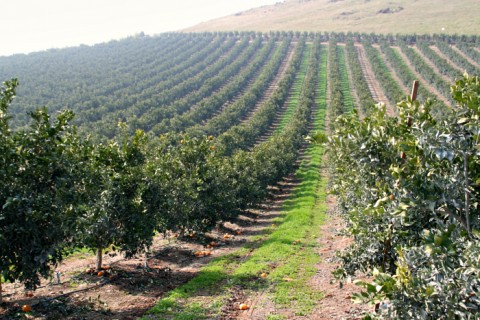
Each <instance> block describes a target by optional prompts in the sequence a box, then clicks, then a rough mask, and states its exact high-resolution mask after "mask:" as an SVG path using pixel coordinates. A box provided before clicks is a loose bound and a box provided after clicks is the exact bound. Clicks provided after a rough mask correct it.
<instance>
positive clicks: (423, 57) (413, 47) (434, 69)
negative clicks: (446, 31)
mask: <svg viewBox="0 0 480 320" xmlns="http://www.w3.org/2000/svg"><path fill="white" fill-rule="evenodd" d="M410 48H412V49H413V50H415V52H416V53H418V55H419V56H420V57H422V59H423V60H424V61H425V62H426V63H427V64H428V65H429V66H430V68H432V69H433V71H434V72H435V73H436V74H437V75H439V76H440V77H441V78H442V79H443V80H444V81H445V82H447V83H450V82H452V80H451V79H450V78H449V77H448V76H447V75H445V74H444V73H442V72H441V71H440V69H438V67H437V65H436V64H435V63H433V61H432V60H430V59H429V58H428V57H427V56H426V55H425V54H424V53H423V52H422V50H420V49H419V48H418V47H417V46H412V47H410ZM430 48H431V49H432V50H433V51H434V52H435V53H436V54H437V55H438V56H439V57H440V58H442V59H444V60H446V61H447V62H448V63H449V64H450V65H452V64H451V63H450V61H449V60H448V59H447V58H446V57H445V56H442V55H440V54H439V50H438V48H437V50H434V49H433V47H430ZM435 48H436V47H435Z"/></svg>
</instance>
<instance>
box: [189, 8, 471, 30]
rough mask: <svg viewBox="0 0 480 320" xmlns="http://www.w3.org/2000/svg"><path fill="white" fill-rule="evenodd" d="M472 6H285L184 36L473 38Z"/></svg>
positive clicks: (219, 21) (205, 25) (253, 12)
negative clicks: (277, 33) (283, 33)
mask: <svg viewBox="0 0 480 320" xmlns="http://www.w3.org/2000/svg"><path fill="white" fill-rule="evenodd" d="M479 25H480V3H479V2H478V1H476V0H462V1H449V0H396V1H384V0H285V1H284V2H278V3H277V4H275V5H272V6H263V7H260V8H256V9H251V10H248V11H245V12H239V13H237V14H235V15H231V16H227V17H223V18H219V19H215V20H211V21H208V22H204V23H201V24H198V25H196V26H193V27H190V28H187V29H185V30H184V31H194V32H200V31H230V30H255V31H262V32H265V31H270V30H294V31H298V30H299V31H322V32H323V31H337V32H339V31H343V32H348V31H352V32H367V33H370V32H375V33H383V34H386V33H392V34H396V33H401V34H408V33H427V34H432V33H446V34H455V33H457V34H478V30H479V29H478V26H479Z"/></svg>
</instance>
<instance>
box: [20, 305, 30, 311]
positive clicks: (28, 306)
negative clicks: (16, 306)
mask: <svg viewBox="0 0 480 320" xmlns="http://www.w3.org/2000/svg"><path fill="white" fill-rule="evenodd" d="M22 311H23V312H30V311H32V307H30V305H29V304H24V305H23V307H22Z"/></svg>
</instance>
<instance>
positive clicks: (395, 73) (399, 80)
mask: <svg viewBox="0 0 480 320" xmlns="http://www.w3.org/2000/svg"><path fill="white" fill-rule="evenodd" d="M372 47H373V48H375V49H376V50H377V51H378V53H379V54H380V56H381V57H382V59H383V62H385V65H386V66H387V69H388V70H389V71H390V74H391V76H392V78H393V79H394V80H395V81H396V82H397V83H398V85H399V86H400V88H402V90H403V92H405V94H408V93H409V90H410V89H409V88H408V87H407V86H406V85H404V84H403V81H402V79H400V77H399V76H398V74H397V72H396V71H395V69H394V68H393V66H392V65H391V63H390V62H389V61H388V59H387V55H386V54H385V53H384V52H383V51H382V50H381V49H380V47H379V46H378V45H372Z"/></svg>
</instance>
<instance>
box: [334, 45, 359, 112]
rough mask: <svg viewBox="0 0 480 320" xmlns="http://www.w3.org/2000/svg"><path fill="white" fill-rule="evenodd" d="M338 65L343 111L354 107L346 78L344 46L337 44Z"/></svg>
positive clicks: (348, 110) (351, 109)
mask: <svg viewBox="0 0 480 320" xmlns="http://www.w3.org/2000/svg"><path fill="white" fill-rule="evenodd" d="M337 56H338V66H339V69H340V82H341V84H342V94H343V106H344V110H345V112H350V111H353V110H354V109H355V103H354V100H353V96H352V92H351V91H350V82H349V80H348V73H347V67H346V65H345V47H343V46H337Z"/></svg>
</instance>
